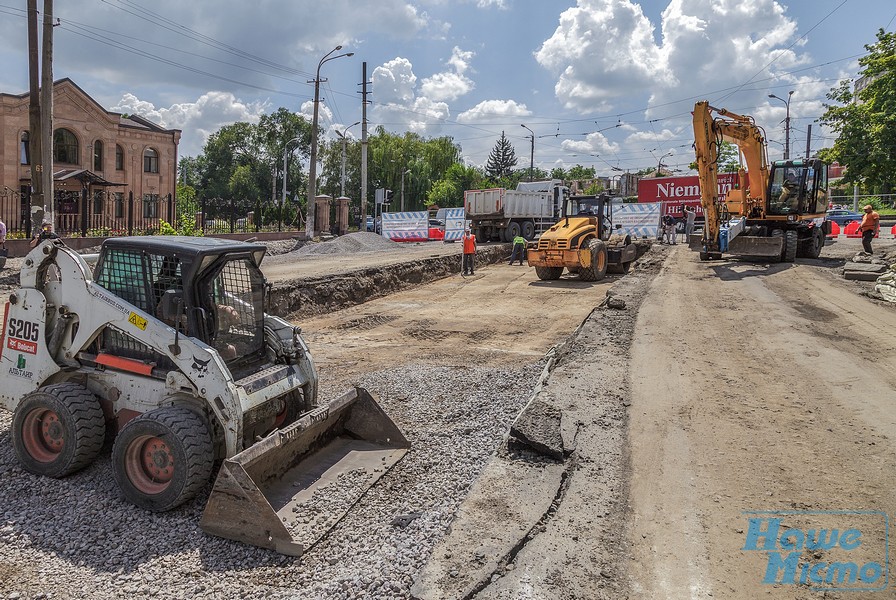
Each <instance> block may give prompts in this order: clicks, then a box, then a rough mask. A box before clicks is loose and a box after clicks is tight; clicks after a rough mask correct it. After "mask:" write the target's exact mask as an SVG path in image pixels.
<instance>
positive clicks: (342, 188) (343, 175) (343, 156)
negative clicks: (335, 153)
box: [334, 121, 361, 197]
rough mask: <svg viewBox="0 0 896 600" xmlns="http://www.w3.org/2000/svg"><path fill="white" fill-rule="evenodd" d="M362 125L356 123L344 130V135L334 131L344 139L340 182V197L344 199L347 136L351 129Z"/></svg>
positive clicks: (359, 122)
mask: <svg viewBox="0 0 896 600" xmlns="http://www.w3.org/2000/svg"><path fill="white" fill-rule="evenodd" d="M360 124H361V121H358V122H356V123H352V124H351V125H349V126H348V127H346V128H345V129H343V130H342V133H339V130H338V129H336V130H334V131H336V135H338V136H339V137H341V138H342V178H341V180H340V182H341V183H340V186H339V190H340V191H339V195H340V196H342V197H345V134H347V133H348V130H349V129H351V128H352V127H354V126H355V125H360Z"/></svg>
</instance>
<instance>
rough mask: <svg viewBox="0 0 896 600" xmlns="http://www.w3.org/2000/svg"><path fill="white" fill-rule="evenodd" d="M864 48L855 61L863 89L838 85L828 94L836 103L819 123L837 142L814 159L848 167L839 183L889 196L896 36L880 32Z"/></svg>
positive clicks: (893, 167) (894, 162)
mask: <svg viewBox="0 0 896 600" xmlns="http://www.w3.org/2000/svg"><path fill="white" fill-rule="evenodd" d="M865 49H866V50H867V51H868V54H866V55H865V56H863V57H861V58H860V59H859V65H860V66H861V67H862V68H861V70H860V71H859V75H860V76H861V77H862V78H863V79H864V80H865V82H866V85H865V87H863V88H862V89H861V90H859V91H858V92H853V91H852V89H851V86H850V82H849V81H841V82H840V85H839V86H837V87H836V88H832V89H831V91H830V92H829V93H828V94H827V97H828V99H829V100H831V101H833V102H834V103H835V104H825V105H824V106H825V113H824V114H823V115H822V117H821V119H820V121H821V123H822V124H823V125H825V126H827V127H829V128H830V129H831V130H832V131H833V132H834V133H836V134H837V140H836V141H835V142H834V146H833V147H832V148H827V149H824V150H822V151H821V152H819V156H820V157H821V158H822V159H824V160H826V161H835V160H836V161H838V162H840V164H842V165H846V166H847V169H846V174H845V176H844V178H843V182H844V183H847V184H849V183H864V185H865V187H866V190H867V191H871V192H878V191H879V192H880V193H884V194H888V193H890V190H891V189H892V188H893V181H894V178H896V151H894V149H896V33H887V32H885V31H884V30H883V29H879V30H878V32H877V42H876V43H874V44H870V45H867V44H866V45H865Z"/></svg>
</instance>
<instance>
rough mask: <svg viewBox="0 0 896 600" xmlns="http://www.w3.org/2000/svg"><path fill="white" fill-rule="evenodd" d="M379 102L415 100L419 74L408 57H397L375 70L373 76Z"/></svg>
mask: <svg viewBox="0 0 896 600" xmlns="http://www.w3.org/2000/svg"><path fill="white" fill-rule="evenodd" d="M371 81H372V82H373V90H374V94H376V98H377V102H379V103H382V104H405V103H409V102H411V101H413V99H414V95H415V92H414V88H415V87H416V85H417V76H416V75H414V67H413V65H412V64H411V61H409V60H408V59H406V58H401V57H396V58H393V59H392V60H390V61H389V62H387V63H384V64H382V65H380V66H378V67H377V68H375V69H374V70H373V74H372V76H371Z"/></svg>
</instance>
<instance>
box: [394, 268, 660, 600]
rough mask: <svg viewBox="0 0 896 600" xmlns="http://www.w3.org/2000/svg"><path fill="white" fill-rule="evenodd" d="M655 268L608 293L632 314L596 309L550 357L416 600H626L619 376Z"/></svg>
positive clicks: (426, 572)
mask: <svg viewBox="0 0 896 600" xmlns="http://www.w3.org/2000/svg"><path fill="white" fill-rule="evenodd" d="M644 262H645V263H649V262H650V261H644ZM641 264H642V263H639V265H641ZM659 267H660V262H659V261H657V262H656V263H652V266H651V267H648V268H638V269H637V270H635V271H633V272H632V273H631V274H629V275H628V276H626V277H624V278H622V279H621V280H620V281H619V282H618V283H616V284H615V285H614V289H613V292H614V293H613V296H614V297H615V298H616V299H617V300H619V301H622V302H624V303H625V305H626V306H627V307H628V308H629V309H630V310H611V309H608V308H606V307H605V304H606V303H604V304H602V305H601V306H602V307H601V308H598V309H595V310H594V311H592V313H591V314H590V315H589V316H588V317H587V318H586V319H585V321H584V322H583V323H582V325H581V326H580V327H579V328H578V329H577V330H576V331H575V332H574V333H573V334H572V335H571V336H570V338H568V339H567V341H566V342H564V343H563V344H561V345H560V346H558V347H557V348H555V349H554V350H553V351H552V352H551V353H549V355H548V365H547V366H546V367H545V371H544V373H543V375H542V380H541V381H540V382H539V384H538V385H537V386H536V389H535V392H534V394H533V398H532V399H531V400H530V402H529V403H528V404H527V406H526V407H525V408H524V409H523V411H522V412H521V413H520V416H519V417H518V418H517V420H516V422H515V423H514V425H513V427H512V429H511V433H510V436H509V437H508V442H509V443H508V445H507V447H505V448H504V449H502V450H500V451H498V452H497V453H496V454H495V455H494V456H493V457H492V459H491V460H490V461H489V464H488V465H487V466H486V467H485V469H484V471H483V474H482V475H481V476H480V478H479V479H478V480H477V481H476V483H475V484H474V486H473V489H472V491H471V493H470V495H469V496H468V498H467V500H465V501H464V503H463V504H462V505H461V508H460V509H459V510H458V513H457V516H456V518H455V520H454V522H453V523H452V526H451V530H450V532H449V533H448V535H447V536H446V537H445V538H444V539H443V540H442V541H441V542H440V543H439V544H438V545H437V546H436V548H435V550H434V551H433V553H432V556H431V557H430V559H429V561H428V563H427V564H426V566H425V567H424V568H423V569H422V570H421V572H420V575H419V576H418V578H417V579H416V582H415V585H414V586H413V587H412V589H411V594H412V595H413V597H415V598H420V599H426V600H430V599H435V598H475V599H477V600H484V599H495V600H497V599H499V598H500V599H507V598H520V597H532V598H541V599H546V600H547V599H558V600H559V599H561V598H562V599H567V598H607V599H609V598H619V597H621V593H623V592H624V588H625V584H624V583H622V582H623V581H624V573H623V568H622V566H621V565H622V561H621V559H620V557H622V556H624V554H625V551H626V549H625V545H624V536H623V535H622V534H621V532H620V531H618V530H616V529H614V526H613V523H614V522H618V521H614V519H617V518H618V519H623V517H622V516H621V515H622V514H624V513H625V510H626V507H625V505H624V502H623V501H622V500H623V499H624V498H625V493H626V486H627V480H628V479H627V474H626V457H627V454H626V448H625V434H626V426H627V411H626V407H627V406H628V405H629V401H628V400H627V396H628V394H629V382H628V381H627V378H626V373H627V369H626V368H625V366H626V365H627V361H628V348H629V345H630V343H631V336H632V333H633V331H634V321H635V318H636V315H637V309H638V307H639V305H640V303H641V299H642V298H643V294H644V293H645V291H646V289H647V285H648V284H649V281H650V280H651V279H652V278H653V276H654V275H655V273H656V271H658V270H659ZM522 442H526V447H525V450H526V451H531V450H538V451H540V452H542V453H543V458H542V462H543V464H542V466H541V467H540V468H539V467H537V466H535V465H534V464H533V462H532V458H533V457H532V455H531V454H529V453H528V452H517V453H514V450H517V449H518V448H520V447H521V445H522ZM551 456H553V457H560V456H562V462H550V461H548V460H547V459H548V457H551ZM583 544H586V545H587V547H588V552H581V548H582V547H583V546H582V545H583ZM547 557H551V558H547ZM558 565H563V572H562V573H560V572H559V571H558Z"/></svg>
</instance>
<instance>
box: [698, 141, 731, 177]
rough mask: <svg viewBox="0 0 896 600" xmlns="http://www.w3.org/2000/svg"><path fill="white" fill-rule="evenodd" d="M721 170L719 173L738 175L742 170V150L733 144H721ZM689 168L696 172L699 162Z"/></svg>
mask: <svg viewBox="0 0 896 600" xmlns="http://www.w3.org/2000/svg"><path fill="white" fill-rule="evenodd" d="M718 165H719V168H718V170H717V171H716V172H717V173H737V171H738V170H739V169H740V150H738V148H737V146H735V145H734V144H732V143H731V142H722V143H721V144H719V157H718ZM688 168H689V169H691V170H693V171H696V170H697V161H696V160H695V161H694V162H692V163H690V164H689V165H688Z"/></svg>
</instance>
